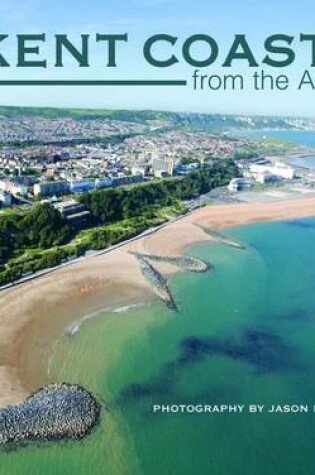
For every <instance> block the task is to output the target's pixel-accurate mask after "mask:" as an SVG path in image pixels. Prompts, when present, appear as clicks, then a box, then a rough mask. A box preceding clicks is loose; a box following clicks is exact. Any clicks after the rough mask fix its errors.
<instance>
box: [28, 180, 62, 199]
mask: <svg viewBox="0 0 315 475" xmlns="http://www.w3.org/2000/svg"><path fill="white" fill-rule="evenodd" d="M33 190H34V196H38V195H41V196H54V195H62V194H64V193H68V192H69V185H68V183H67V182H66V181H47V182H43V183H36V185H34V188H33Z"/></svg>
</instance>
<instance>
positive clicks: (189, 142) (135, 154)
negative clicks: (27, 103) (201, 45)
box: [0, 115, 314, 208]
mask: <svg viewBox="0 0 315 475" xmlns="http://www.w3.org/2000/svg"><path fill="white" fill-rule="evenodd" d="M224 119H225V118H222V121H223V122H224ZM235 121H236V123H239V124H240V125H242V126H244V124H245V125H246V127H249V128H250V127H254V126H255V122H254V120H253V119H252V118H246V117H238V118H236V119H235ZM285 123H286V124H287V126H290V127H295V128H300V129H303V128H304V129H306V128H307V127H310V128H311V127H313V126H314V124H313V123H312V122H310V121H309V122H307V121H301V120H300V121H298V120H295V121H293V120H291V121H290V120H289V119H287V120H286V122H285ZM195 129H196V130H194V128H193V127H187V126H185V127H176V126H174V124H172V121H171V120H170V119H167V118H163V119H155V120H154V119H151V120H146V121H136V120H117V119H109V118H104V119H102V118H91V119H89V118H86V119H85V120H81V119H79V120H78V119H74V118H67V117H61V118H45V117H41V116H36V115H35V116H25V117H24V116H22V117H20V116H18V117H6V116H2V117H0V144H1V148H0V205H1V207H2V208H6V207H11V206H14V205H25V206H30V205H32V204H33V203H36V202H38V201H49V202H58V201H62V200H69V197H70V198H71V199H75V196H76V195H77V194H80V193H84V192H89V191H95V190H100V189H105V188H110V187H117V186H121V185H128V184H133V183H139V182H144V181H150V180H156V179H161V178H166V177H172V176H183V175H185V174H188V173H190V172H191V171H193V170H195V169H197V168H199V167H206V166H208V167H209V166H211V165H212V164H213V163H216V162H217V161H219V160H221V159H226V158H230V159H238V160H239V162H238V163H239V169H240V171H241V174H242V176H244V180H242V179H238V180H236V181H235V182H233V183H232V184H231V186H230V190H231V191H237V190H238V189H240V188H243V187H246V186H251V184H252V183H253V180H248V178H254V181H257V182H258V183H267V182H269V183H271V182H272V181H273V182H274V181H277V180H280V179H285V180H291V179H293V178H294V171H293V170H292V169H291V168H290V167H285V166H284V165H283V164H280V165H279V164H278V165H277V166H274V165H273V164H271V163H270V161H268V160H266V158H265V153H264V152H266V153H268V152H270V151H271V152H272V153H273V154H274V153H279V154H281V153H282V152H283V151H284V150H283V144H281V143H278V144H277V143H273V144H271V143H265V142H264V141H263V140H260V141H257V140H256V141H253V140H250V139H248V138H246V137H242V136H238V137H237V136H236V137H235V136H233V135H232V134H230V133H226V132H223V133H211V131H208V130H207V131H204V130H198V128H195ZM242 159H243V160H242ZM244 159H245V160H244ZM249 159H252V160H251V161H249ZM251 167H254V168H251ZM268 167H269V168H268Z"/></svg>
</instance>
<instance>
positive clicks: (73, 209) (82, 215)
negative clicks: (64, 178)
mask: <svg viewBox="0 0 315 475" xmlns="http://www.w3.org/2000/svg"><path fill="white" fill-rule="evenodd" d="M53 207H54V208H55V209H56V210H58V211H59V212H60V213H61V216H62V217H63V218H64V219H65V220H66V221H68V223H69V224H72V225H74V226H79V227H80V226H84V225H85V224H87V223H88V221H89V219H90V215H91V213H90V212H89V211H88V210H87V209H86V207H85V206H84V205H83V204H81V203H78V202H77V201H75V200H69V201H62V202H60V203H55V204H53Z"/></svg>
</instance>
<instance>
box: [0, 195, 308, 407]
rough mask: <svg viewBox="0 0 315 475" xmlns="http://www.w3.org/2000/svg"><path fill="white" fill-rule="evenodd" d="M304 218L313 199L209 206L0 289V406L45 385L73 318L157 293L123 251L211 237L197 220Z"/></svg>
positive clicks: (177, 246) (175, 251) (177, 251)
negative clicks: (109, 249)
mask: <svg viewBox="0 0 315 475" xmlns="http://www.w3.org/2000/svg"><path fill="white" fill-rule="evenodd" d="M308 216H315V198H314V197H312V198H308V197H303V198H301V199H298V200H289V201H281V202H274V203H250V204H247V203H246V204H229V205H220V206H208V207H206V208H201V209H200V210H196V211H194V212H193V213H191V214H190V215H188V216H186V217H184V218H183V219H181V220H179V221H176V222H174V223H170V224H169V225H167V226H165V227H164V228H162V229H160V230H159V231H157V232H156V233H154V234H151V235H149V236H146V237H141V238H139V239H138V240H136V241H134V242H132V243H128V244H126V245H124V246H121V247H120V248H118V249H115V250H113V251H112V252H109V253H107V254H104V255H100V256H98V257H95V258H90V259H86V260H82V261H80V262H77V263H75V264H74V265H72V266H70V267H67V268H61V269H59V270H57V271H55V272H53V273H51V274H47V275H45V276H42V277H41V278H39V279H36V280H33V281H28V282H26V283H24V284H22V285H19V286H17V287H14V288H11V289H8V290H4V291H2V292H1V295H0V299H1V309H0V378H1V383H2V384H1V391H0V406H6V405H8V404H15V403H19V402H21V401H22V400H23V399H24V398H25V397H26V396H28V395H29V394H30V393H32V392H34V391H36V390H37V389H38V388H40V387H41V386H43V385H45V384H47V383H49V382H51V381H50V379H49V377H48V372H47V366H48V359H49V355H50V354H51V351H52V349H53V346H54V344H55V342H56V341H57V340H58V338H60V337H61V336H62V335H63V334H64V332H65V331H66V329H67V328H68V327H69V325H70V324H71V323H73V322H75V321H78V320H80V319H81V318H83V317H84V316H86V315H89V314H92V313H95V312H98V311H101V310H104V309H111V308H117V307H122V306H124V305H129V304H133V303H139V302H144V301H148V300H151V299H152V298H157V297H156V296H155V295H154V294H153V292H152V290H151V288H150V286H149V285H148V283H147V282H146V280H145V279H144V277H143V275H142V273H141V271H140V269H139V263H138V261H137V259H136V258H135V257H134V256H133V255H130V254H129V253H128V251H129V250H133V251H137V252H146V253H152V254H160V255H171V256H178V255H181V254H182V253H183V252H184V250H185V249H186V248H187V247H188V246H190V245H192V244H194V243H198V242H209V241H210V240H211V238H210V237H209V236H207V235H206V234H205V233H204V232H203V231H202V230H201V229H200V228H198V227H197V226H195V224H202V225H208V226H209V225H211V226H212V227H213V228H215V229H222V228H226V227H234V226H240V225H244V224H248V223H254V222H263V221H271V220H287V219H294V218H299V217H308ZM158 267H159V269H160V270H161V271H163V273H166V274H169V273H172V272H174V271H175V268H174V266H171V265H169V264H159V265H158Z"/></svg>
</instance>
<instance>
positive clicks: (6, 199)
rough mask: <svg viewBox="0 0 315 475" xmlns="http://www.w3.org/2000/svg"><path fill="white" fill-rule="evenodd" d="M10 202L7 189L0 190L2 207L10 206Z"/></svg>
mask: <svg viewBox="0 0 315 475" xmlns="http://www.w3.org/2000/svg"><path fill="white" fill-rule="evenodd" d="M11 204H12V195H11V194H10V193H8V192H7V191H0V205H1V206H2V207H3V208H6V207H8V206H11Z"/></svg>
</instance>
